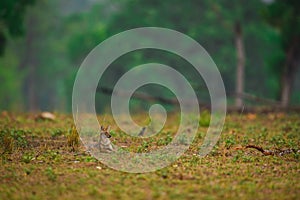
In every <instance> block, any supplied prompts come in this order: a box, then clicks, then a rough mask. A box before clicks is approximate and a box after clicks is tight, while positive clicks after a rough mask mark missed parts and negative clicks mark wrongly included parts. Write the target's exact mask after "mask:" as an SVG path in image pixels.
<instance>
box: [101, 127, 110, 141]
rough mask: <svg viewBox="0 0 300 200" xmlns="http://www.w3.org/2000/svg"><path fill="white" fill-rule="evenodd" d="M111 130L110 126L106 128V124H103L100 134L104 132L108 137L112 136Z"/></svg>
mask: <svg viewBox="0 0 300 200" xmlns="http://www.w3.org/2000/svg"><path fill="white" fill-rule="evenodd" d="M109 131H110V126H107V127H106V128H105V127H104V126H101V131H100V135H101V134H104V135H105V136H106V137H107V138H110V137H111V135H110V133H109Z"/></svg>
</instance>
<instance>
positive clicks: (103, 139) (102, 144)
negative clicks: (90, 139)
mask: <svg viewBox="0 0 300 200" xmlns="http://www.w3.org/2000/svg"><path fill="white" fill-rule="evenodd" d="M109 130H110V126H108V127H107V128H104V127H103V126H101V130H100V138H99V149H100V152H111V151H113V150H114V149H113V147H112V144H111V142H110V139H109V138H110V137H111V135H110V133H109Z"/></svg>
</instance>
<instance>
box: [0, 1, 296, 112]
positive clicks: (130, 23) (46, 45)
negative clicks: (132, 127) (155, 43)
mask: <svg viewBox="0 0 300 200" xmlns="http://www.w3.org/2000/svg"><path fill="white" fill-rule="evenodd" d="M299 2H300V1H298V0H273V1H272V0H264V1H262V0H251V1H247V0H231V1H228V0H219V1H211V0H190V1H180V0H164V1H159V0H120V1H110V0H73V1H68V0H39V1H34V0H2V1H1V3H0V45H1V46H0V50H1V51H0V53H1V57H0V81H1V85H0V94H1V96H0V109H2V110H13V111H38V110H56V111H66V112H69V111H70V110H71V94H72V86H73V82H74V79H75V76H76V72H77V70H78V68H79V66H80V64H81V62H82V61H83V59H84V58H85V57H86V56H87V54H88V53H89V52H90V51H91V50H92V49H93V48H94V47H95V46H96V45H98V44H99V43H100V42H102V41H103V40H105V39H107V38H108V37H110V36H112V35H114V34H117V33H119V32H121V31H124V30H127V29H131V28H137V27H144V26H158V27H165V28H170V29H174V30H177V31H180V32H182V33H184V34H187V35H188V36H190V37H192V38H193V39H195V40H196V41H198V42H199V43H200V44H201V45H202V46H203V47H204V48H205V49H206V50H207V52H208V53H209V54H210V55H211V57H212V58H213V60H214V61H215V63H216V64H217V66H218V68H219V70H220V72H221V74H222V77H223V80H224V83H225V87H226V91H227V93H228V100H229V101H228V103H229V105H234V99H235V96H234V95H233V94H234V92H235V90H236V84H237V83H236V68H237V62H238V59H237V47H236V43H235V41H236V37H237V35H236V27H237V26H238V27H239V28H241V30H242V41H243V45H244V54H245V74H244V83H245V86H244V92H245V93H249V94H251V95H255V96H257V97H261V98H268V99H273V100H276V101H280V102H281V105H282V106H290V105H299V103H300V90H299V89H300V79H299V77H300V74H299V70H298V68H299V57H300V56H299V52H300V50H299V45H300V41H299V38H300V16H299V13H300V3H299ZM148 62H159V63H163V64H167V65H169V66H172V67H173V68H175V69H176V70H178V71H180V72H181V73H182V74H184V75H185V77H186V78H187V79H188V80H189V81H190V83H191V84H192V86H193V87H194V89H195V91H196V92H197V95H198V97H199V99H200V101H203V102H206V103H209V98H208V97H209V96H208V94H207V92H206V91H205V90H206V89H205V84H204V82H203V81H202V79H201V77H200V76H199V75H198V74H197V73H195V70H193V68H192V67H191V66H189V64H188V63H187V62H186V61H185V60H184V59H182V58H179V57H178V56H175V55H173V54H171V53H168V52H163V51H159V50H141V51H135V52H131V53H129V54H126V55H124V56H122V57H120V58H119V59H118V60H116V61H115V62H114V63H112V65H111V67H110V68H109V70H107V71H106V72H105V76H104V77H102V78H101V80H100V83H99V85H101V86H105V87H108V88H113V86H114V84H115V83H116V81H117V80H118V78H119V77H120V76H121V75H122V74H123V73H125V72H126V71H128V70H129V69H131V68H133V67H134V66H136V65H140V64H144V63H148ZM286 79H287V80H286ZM139 91H141V92H146V93H149V94H150V95H151V94H153V93H155V94H156V95H161V96H163V97H165V98H173V96H172V95H173V94H172V93H170V92H168V90H166V88H163V87H159V86H152V87H148V86H144V87H142V88H140V89H139ZM285 98H287V99H285ZM109 101H110V99H109V96H107V95H105V94H101V93H99V94H98V95H97V98H96V102H97V110H98V111H103V110H106V109H107V107H108V106H109V105H110V103H109ZM285 101H287V102H285ZM98 102H99V103H98ZM132 104H133V107H134V108H136V109H140V108H147V107H148V105H146V104H145V102H143V101H139V100H133V102H132ZM244 104H245V105H257V104H258V103H257V102H251V101H245V102H244ZM170 109H171V108H170Z"/></svg>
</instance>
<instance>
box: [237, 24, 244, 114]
mask: <svg viewBox="0 0 300 200" xmlns="http://www.w3.org/2000/svg"><path fill="white" fill-rule="evenodd" d="M235 46H236V53H237V66H236V90H235V92H236V94H240V95H242V94H243V92H244V73H245V50H244V43H243V33H242V27H241V24H240V22H236V24H235ZM235 106H236V107H238V108H241V107H242V106H243V99H242V98H241V96H239V95H237V96H236V99H235Z"/></svg>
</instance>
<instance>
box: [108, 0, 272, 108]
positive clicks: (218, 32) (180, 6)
mask: <svg viewBox="0 0 300 200" xmlns="http://www.w3.org/2000/svg"><path fill="white" fill-rule="evenodd" d="M245 5H247V6H245ZM262 7H263V3H262V2H261V1H260V0H253V1H247V0H234V1H227V0H220V1H209V0H202V1H196V0H191V1H188V2H185V1H180V0H172V1H168V0H165V1H163V2H162V1H156V0H152V1H147V0H145V1H143V2H140V1H138V0H128V1H124V2H123V4H122V5H121V9H120V12H119V13H117V14H116V15H115V17H114V18H113V20H112V22H111V23H110V24H109V25H108V30H109V32H110V34H111V33H113V34H115V33H118V32H120V31H123V30H126V29H131V28H137V27H143V26H158V27H166V28H171V29H175V30H178V31H180V32H183V33H185V34H187V35H189V36H191V37H192V38H193V39H195V40H197V41H198V42H199V43H200V44H201V45H202V46H203V47H204V48H205V49H206V50H207V51H208V52H209V54H210V55H211V56H212V58H213V59H214V61H215V62H216V64H217V65H218V67H219V70H220V72H221V74H222V76H223V80H224V82H225V86H226V88H227V91H228V92H229V94H232V93H235V92H233V91H236V92H238V93H242V92H243V91H244V88H245V90H248V91H251V92H252V93H254V94H261V95H264V96H265V95H269V96H270V94H271V90H269V89H267V87H262V85H261V83H263V82H266V79H265V78H264V77H265V76H266V75H267V72H266V70H265V68H264V66H265V63H264V59H265V57H266V56H268V55H269V54H271V53H272V52H268V51H265V49H268V48H271V49H272V48H273V44H272V41H269V40H268V37H269V35H270V34H273V33H272V32H270V28H268V27H266V26H265V25H264V24H263V22H261V18H260V13H259V11H260V10H261V8H262ZM274 51H275V52H276V49H275V50H274ZM245 52H246V53H247V57H246V55H245ZM160 54H161V53H157V54H153V53H152V57H153V56H157V57H158V58H164V57H163V56H162V55H160ZM149 57H151V55H150V56H149V54H147V55H145V54H142V58H143V59H144V60H146V59H148V58H149ZM160 60H164V61H166V64H169V65H170V66H173V67H175V68H176V63H177V64H178V63H179V64H178V67H177V68H176V69H177V70H179V71H180V70H181V71H180V72H181V73H183V74H186V75H187V77H190V78H191V79H190V80H192V81H191V83H192V85H194V86H195V89H196V91H199V93H203V88H205V85H204V84H203V82H201V81H199V77H198V76H196V75H195V73H194V72H193V71H191V70H190V68H189V67H186V64H184V65H183V64H182V63H180V62H178V60H175V62H172V61H170V58H167V59H165V58H164V59H160ZM124 63H126V62H123V65H124ZM236 66H238V67H237V68H236ZM244 68H245V72H244ZM237 69H238V70H237ZM236 72H237V73H236ZM244 73H246V74H251V75H252V76H245V75H244ZM234 74H236V79H235V78H234V77H233V75H234ZM197 77H198V78H197ZM244 77H245V79H246V80H245V81H244ZM253 77H255V79H256V81H253ZM235 80H236V81H235ZM244 82H245V86H244ZM266 85H267V83H266ZM199 95H200V96H201V94H199ZM242 103H243V102H242V101H241V99H240V98H238V101H237V104H236V105H238V106H239V107H240V106H241V105H242Z"/></svg>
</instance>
